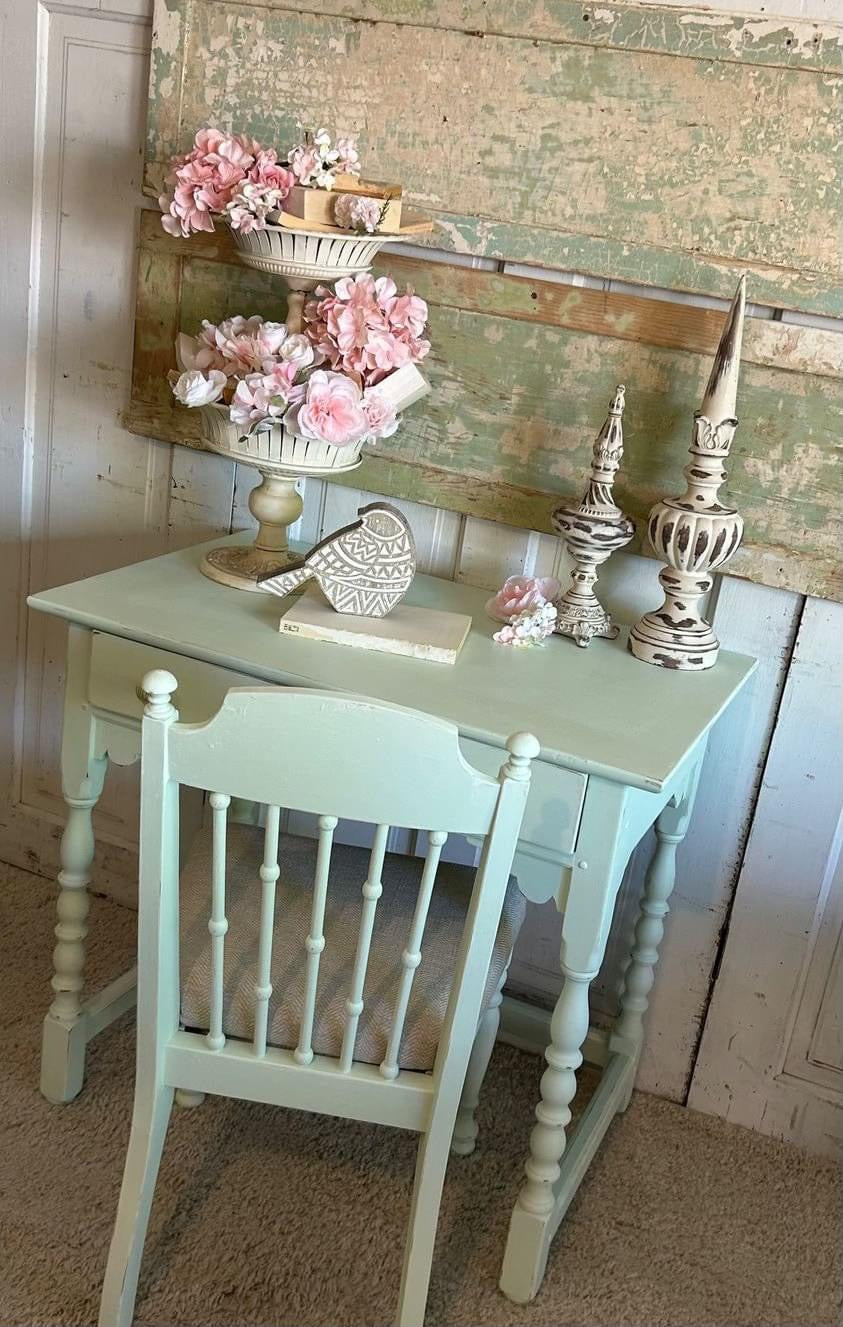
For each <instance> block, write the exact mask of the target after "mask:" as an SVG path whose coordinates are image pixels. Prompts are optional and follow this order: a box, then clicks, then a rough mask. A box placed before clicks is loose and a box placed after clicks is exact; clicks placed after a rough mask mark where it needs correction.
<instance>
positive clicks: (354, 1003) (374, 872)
mask: <svg viewBox="0 0 843 1327" xmlns="http://www.w3.org/2000/svg"><path fill="white" fill-rule="evenodd" d="M388 835H389V825H378V826H377V828H376V829H375V838H374V842H373V843H372V851H371V853H370V854H369V874H368V876H367V877H366V883H365V884H364V885H363V912H362V916H361V918H360V931H359V933H358V936H357V952H356V954H355V955H354V971H353V972H352V975H351V989H350V991H349V996H348V999H347V1000H346V1002H345V1008H346V1020H345V1031H344V1033H343V1039H342V1051H341V1053H340V1069H341V1070H342V1071H343V1073H347V1072H348V1070H349V1069H350V1068H351V1065H352V1061H353V1060H354V1047H355V1044H356V1042H357V1026H358V1024H359V1022H360V1015H361V1014H362V1012H363V984H364V982H365V980H366V968H367V967H368V964H369V947H370V945H371V943H372V931H373V929H374V925H375V909H376V908H377V906H378V899H379V898H380V896H381V894H382V893H383V884H382V883H381V876H382V874H383V859H384V856H385V854H386V840H387V836H388Z"/></svg>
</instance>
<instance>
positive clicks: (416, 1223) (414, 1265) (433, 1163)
mask: <svg viewBox="0 0 843 1327" xmlns="http://www.w3.org/2000/svg"><path fill="white" fill-rule="evenodd" d="M436 1133H438V1130H437V1131H435V1132H434V1133H427V1134H425V1135H424V1137H423V1138H422V1140H421V1142H420V1143H419V1152H418V1159H417V1161H416V1181H415V1185H414V1187H413V1204H412V1208H411V1210H410V1224H409V1228H408V1230H407V1247H406V1249H405V1250H404V1271H403V1273H402V1276H401V1291H400V1294H399V1298H398V1317H397V1319H396V1327H423V1324H424V1311H425V1306H426V1304H427V1289H428V1285H429V1284H430V1269H431V1265H432V1262H433V1245H434V1243H435V1242H436V1226H437V1223H438V1221H439V1203H440V1201H441V1198H442V1186H443V1184H444V1182H445V1171H446V1170H447V1167H448V1144H447V1139H446V1140H445V1141H444V1144H443V1143H442V1142H437V1140H436Z"/></svg>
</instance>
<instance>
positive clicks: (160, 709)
mask: <svg viewBox="0 0 843 1327" xmlns="http://www.w3.org/2000/svg"><path fill="white" fill-rule="evenodd" d="M177 687H178V682H177V681H176V679H175V678H174V677H173V674H172V673H168V672H167V670H166V668H153V669H152V671H151V672H150V673H146V674H144V679H143V681H142V682H141V690H142V691H143V694H144V696H145V697H146V704H145V705H144V708H143V712H144V714H145V715H146V716H147V718H150V719H172V718H176V717H178V716H177V714H176V710H175V708H174V707H173V705H172V703H171V697H172V695H173V693H174V692H175V691H176V689H177Z"/></svg>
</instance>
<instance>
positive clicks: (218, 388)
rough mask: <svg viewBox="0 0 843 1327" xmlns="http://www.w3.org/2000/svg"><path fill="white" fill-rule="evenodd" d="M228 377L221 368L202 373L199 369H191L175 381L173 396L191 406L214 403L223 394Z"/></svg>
mask: <svg viewBox="0 0 843 1327" xmlns="http://www.w3.org/2000/svg"><path fill="white" fill-rule="evenodd" d="M227 381H228V379H227V378H226V376H225V374H224V373H221V372H220V370H219V369H210V370H209V371H208V373H201V372H200V371H199V370H198V369H189V370H188V371H187V372H186V373H182V374H181V376H180V377H179V378H177V379H176V381H175V382H174V383H173V396H175V398H176V400H177V401H181V403H182V405H187V406H191V407H195V406H201V405H213V403H214V401H218V400H219V399H220V397H221V396H222V394H223V389H224V387H225V385H226V382H227Z"/></svg>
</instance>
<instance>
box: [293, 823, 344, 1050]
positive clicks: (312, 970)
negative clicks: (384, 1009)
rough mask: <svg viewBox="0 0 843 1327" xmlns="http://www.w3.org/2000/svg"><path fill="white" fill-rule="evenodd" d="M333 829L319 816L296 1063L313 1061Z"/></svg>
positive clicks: (305, 943) (333, 825)
mask: <svg viewBox="0 0 843 1327" xmlns="http://www.w3.org/2000/svg"><path fill="white" fill-rule="evenodd" d="M336 827H337V817H336V816H320V817H319V847H318V848H317V850H316V875H315V878H314V881H313V904H312V907H311V912H310V933H309V934H308V937H307V939H306V940H305V942H304V946H305V949H306V950H307V959H306V963H305V991H304V1009H303V1011H302V1018H301V1025H300V1026H299V1042H298V1045H297V1047H296V1049H295V1050H294V1051H293V1057H294V1059H295V1060H296V1061H297V1062H298V1063H299V1064H310V1062H311V1060H312V1059H313V1016H314V1013H315V1010H316V987H317V983H318V981H319V959H320V957H321V954H322V950H323V949H324V948H325V936H324V925H325V899H326V898H327V895H328V873H329V871H330V868H331V848H332V846H333V842H334V830H335V829H336Z"/></svg>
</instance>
